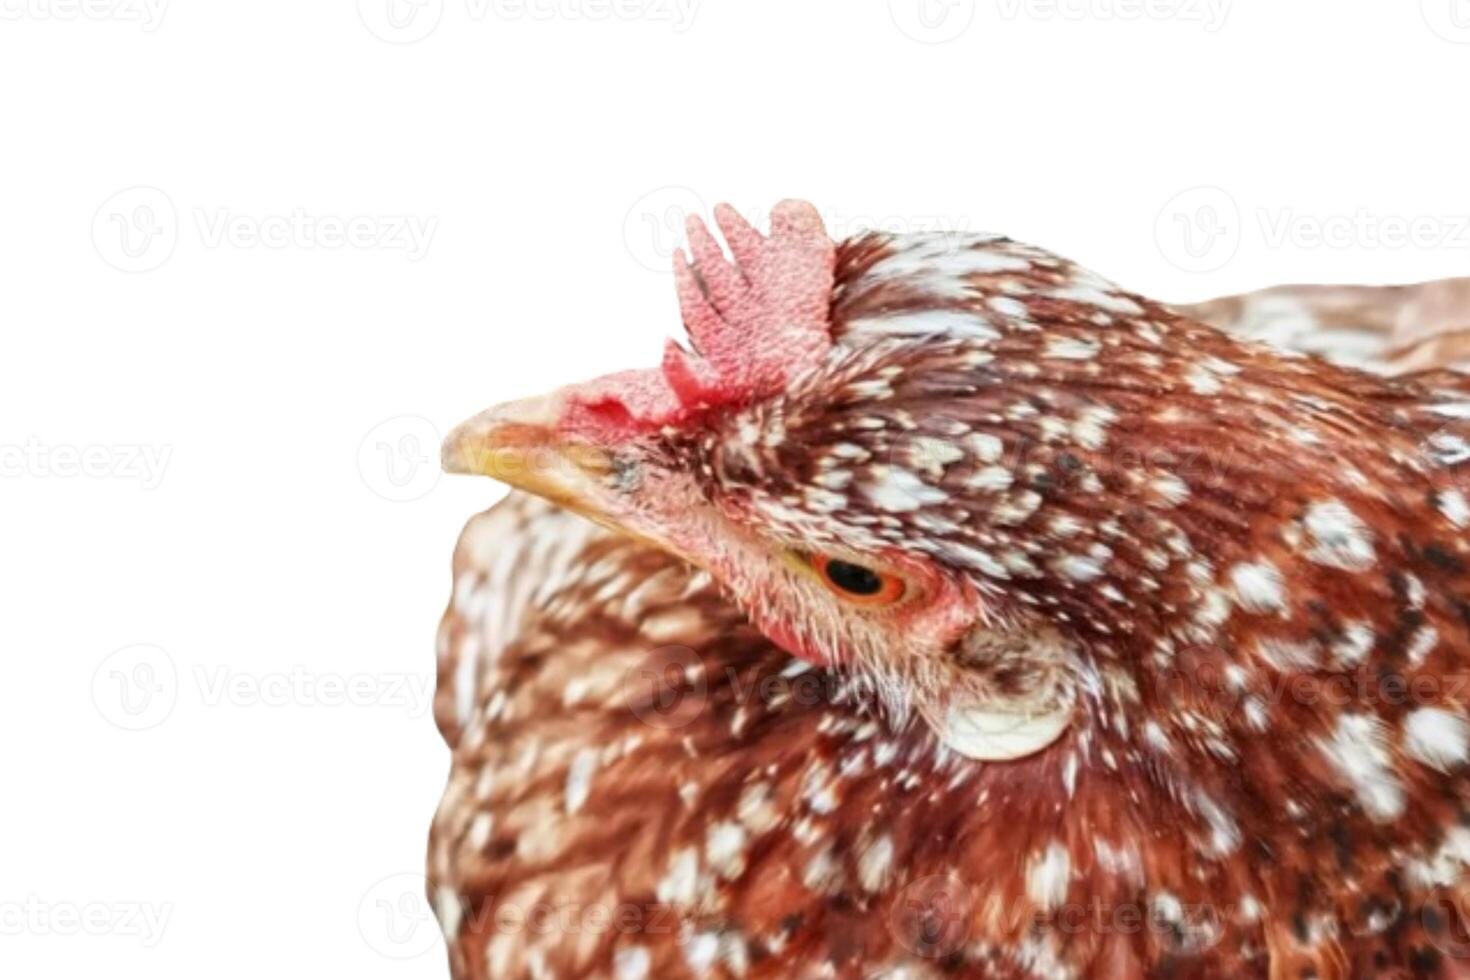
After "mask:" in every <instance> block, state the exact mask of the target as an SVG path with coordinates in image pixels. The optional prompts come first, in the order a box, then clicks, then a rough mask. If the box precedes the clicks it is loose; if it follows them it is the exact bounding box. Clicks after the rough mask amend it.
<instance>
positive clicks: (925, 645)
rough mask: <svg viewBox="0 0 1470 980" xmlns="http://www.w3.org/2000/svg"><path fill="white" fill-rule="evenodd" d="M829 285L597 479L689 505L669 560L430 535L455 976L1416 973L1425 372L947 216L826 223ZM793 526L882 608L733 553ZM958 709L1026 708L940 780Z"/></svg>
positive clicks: (1433, 381) (1451, 892)
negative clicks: (898, 224) (854, 228)
mask: <svg viewBox="0 0 1470 980" xmlns="http://www.w3.org/2000/svg"><path fill="white" fill-rule="evenodd" d="M747 245H749V246H750V247H754V246H753V245H751V243H747ZM697 258H698V256H697ZM706 258H707V257H706ZM834 281H835V285H834V287H833V290H832V295H831V297H830V299H831V302H830V311H829V312H830V331H831V333H830V336H831V346H830V349H829V350H828V351H827V352H826V353H825V354H823V355H822V357H821V358H820V359H819V360H817V361H814V362H813V363H803V365H802V367H801V369H800V370H799V371H793V372H792V373H791V375H790V376H789V377H786V376H780V377H776V378H775V383H771V384H765V385H764V386H762V385H759V384H756V385H753V386H752V388H751V390H749V391H747V392H746V396H745V397H744V398H743V399H742V398H730V397H727V396H728V395H729V392H728V391H725V392H722V395H721V398H720V400H719V402H720V403H719V404H714V403H712V402H711V401H710V400H706V402H704V403H701V404H700V405H697V406H694V407H693V408H690V407H689V406H688V405H686V406H685V408H684V409H682V410H681V411H680V413H679V414H678V415H677V418H676V424H668V423H669V420H670V418H674V416H672V415H666V416H662V417H661V418H660V420H659V421H660V425H659V426H657V427H656V429H654V428H650V429H649V431H647V432H645V433H642V434H639V435H636V436H633V437H630V441H631V442H632V443H636V447H635V449H636V453H634V451H633V450H628V452H629V453H630V454H631V455H628V456H619V457H615V459H616V460H617V462H616V463H615V464H614V465H613V466H612V467H611V469H610V471H609V472H608V474H607V475H606V481H607V486H608V487H609V488H610V490H609V492H613V491H614V490H615V491H616V492H617V493H620V494H628V495H632V496H635V497H636V495H637V494H638V493H640V492H642V491H640V489H639V488H640V487H649V486H652V487H662V486H663V485H664V484H661V483H659V482H657V481H656V480H655V479H654V477H655V476H658V477H659V479H663V480H666V481H667V480H669V479H674V478H677V479H678V480H679V481H681V482H679V483H678V487H679V488H680V490H679V492H680V493H681V494H682V496H680V497H679V498H678V505H679V506H678V509H677V511H676V510H675V508H673V507H670V508H669V509H668V510H667V511H664V512H660V511H658V510H657V509H654V510H653V514H654V517H653V518H650V520H653V519H663V520H678V519H679V518H677V517H669V516H663V517H660V514H665V515H672V514H676V513H678V514H682V513H684V512H686V511H689V510H690V509H691V508H692V509H695V510H700V511H701V513H702V515H703V516H702V517H701V518H700V524H699V525H698V534H697V535H695V534H694V533H693V532H690V533H689V534H686V535H685V536H684V537H680V538H678V539H677V540H678V541H679V543H680V548H681V551H683V550H685V549H687V550H689V551H693V552H696V553H699V554H703V552H699V549H700V548H702V547H706V546H707V543H708V542H711V541H713V542H715V543H716V545H717V546H718V547H719V551H718V553H717V554H712V556H711V557H710V559H709V566H710V571H708V572H705V571H695V570H694V569H692V568H691V567H690V566H689V565H687V564H685V563H684V562H683V561H682V560H680V559H679V558H676V557H673V556H671V555H669V554H666V553H665V552H664V551H662V550H660V549H658V548H656V547H653V546H651V545H649V544H646V543H641V542H637V541H634V540H632V539H628V538H621V537H616V536H613V535H612V534H610V533H609V532H605V531H603V530H600V529H597V528H594V527H593V526H592V525H591V524H587V523H585V522H583V521H581V520H580V519H579V518H576V517H572V516H570V515H568V514H566V513H564V512H562V511H558V510H556V509H554V508H552V507H550V506H549V505H546V504H541V503H537V502H535V501H533V500H531V499H530V498H526V497H521V496H514V497H512V498H511V499H510V500H509V501H507V502H506V503H505V504H502V505H501V506H500V507H498V508H496V509H495V510H493V511H491V512H490V513H488V514H486V515H482V516H481V517H479V518H476V519H475V520H474V521H472V522H471V525H470V527H469V528H468V529H467V530H466V533H465V536H464V538H463V539H462V541H461V545H460V548H459V550H458V552H457V554H456V559H455V591H454V599H453V601H452V603H451V606H450V609H449V612H448V614H447V615H446V617H445V621H444V626H443V629H442V632H441V642H440V651H439V653H440V691H439V698H438V701H437V702H436V707H437V716H438V719H439V722H440V725H441V728H442V729H443V731H444V732H445V735H446V738H447V739H448V740H449V742H450V744H451V746H452V747H453V750H454V769H453V773H452V775H451V780H450V786H449V790H448V792H447V793H446V797H445V801H444V804H443V805H442V806H441V809H440V813H439V816H438V818H437V819H436V821H435V826H434V831H433V837H432V841H431V848H430V871H431V877H432V880H433V885H432V894H433V898H434V901H435V906H436V909H437V910H438V912H439V915H440V917H441V920H442V921H443V923H444V926H445V930H446V934H447V935H448V936H449V938H450V946H451V959H452V963H453V967H454V972H455V974H456V976H459V977H474V978H481V977H495V978H501V977H506V978H509V977H520V976H531V977H542V976H546V977H550V976H556V977H580V976H606V977H616V978H618V980H629V978H636V977H660V978H661V977H681V976H748V977H787V976H793V977H819V976H831V977H870V976H890V977H928V976H935V977H941V976H961V977H997V978H1010V977H1047V978H1050V977H1093V976H1097V977H1115V976H1116V977H1144V976H1173V977H1192V976H1199V977H1214V976H1221V975H1235V976H1242V977H1249V976H1262V977H1266V976H1269V977H1272V978H1276V977H1303V976H1316V977H1320V978H1323V980H1326V978H1333V977H1359V976H1364V977H1367V976H1385V977H1392V976H1457V975H1459V974H1457V973H1456V972H1454V971H1455V969H1456V968H1457V967H1458V961H1457V960H1455V959H1454V957H1453V954H1454V953H1456V952H1459V953H1461V954H1462V955H1464V954H1465V953H1470V947H1466V946H1457V945H1456V941H1457V940H1456V937H1457V936H1459V935H1460V934H1459V933H1457V932H1456V929H1455V925H1456V923H1455V921H1454V920H1455V915H1454V914H1453V910H1454V909H1456V908H1458V907H1461V906H1465V903H1466V902H1467V901H1470V890H1467V889H1466V879H1465V874H1466V872H1467V866H1470V794H1467V789H1470V787H1467V784H1466V781H1465V778H1464V773H1465V766H1466V765H1467V763H1470V713H1467V712H1470V676H1467V670H1466V669H1467V664H1470V565H1467V562H1470V541H1467V529H1470V505H1467V502H1466V495H1467V494H1470V380H1467V378H1466V377H1465V376H1463V375H1458V374H1454V373H1451V372H1441V373H1428V374H1419V375H1415V376H1412V377H1408V378H1399V379H1386V378H1382V377H1376V376H1373V375H1370V374H1365V373H1360V372H1358V371H1354V370H1350V369H1342V368H1337V367H1333V366H1330V365H1328V364H1325V363H1323V362H1322V361H1319V360H1317V359H1315V358H1307V357H1302V356H1296V355H1292V354H1290V353H1288V352H1282V351H1278V350H1272V349H1269V348H1266V347H1262V346H1257V345H1253V344H1250V343H1243V342H1241V341H1238V340H1236V339H1233V338H1231V337H1229V336H1227V335H1225V334H1223V333H1221V332H1220V331H1218V330H1216V329H1214V328H1213V327H1209V326H1206V325H1204V324H1203V323H1201V322H1199V321H1197V320H1194V319H1191V318H1189V317H1188V316H1186V315H1184V314H1183V313H1181V312H1180V311H1178V310H1175V309H1172V308H1170V307H1167V306H1164V305H1162V304H1158V303H1155V302H1152V301H1149V300H1147V299H1144V298H1142V297H1139V296H1136V295H1133V294H1129V293H1126V292H1124V291H1122V290H1120V289H1118V288H1117V287H1115V286H1113V285H1112V284H1110V283H1108V282H1106V281H1105V280H1102V279H1100V278H1098V277H1096V276H1094V275H1092V274H1090V273H1087V272H1085V271H1083V270H1081V269H1078V268H1077V267H1076V266H1074V265H1072V264H1070V263H1067V262H1066V261H1064V260H1062V259H1059V258H1056V257H1055V256H1052V255H1050V254H1049V253H1046V252H1044V251H1042V250H1039V249H1035V248H1032V247H1029V246H1024V245H1020V244H1017V243H1014V242H1011V241H1009V240H1006V239H1002V238H997V237H991V236H948V235H920V236H908V237H902V238H899V237H893V236H887V235H868V236H863V237H860V238H858V239H855V240H852V241H849V242H846V243H843V244H842V245H841V246H840V247H839V248H838V249H837V251H836V254H835V280H834ZM686 285H687V284H686ZM686 291H687V290H686ZM1304 296H1306V298H1304V299H1302V300H1301V304H1304V306H1299V307H1298V312H1300V310H1301V309H1302V308H1306V307H1309V306H1310V302H1311V301H1310V295H1308V294H1304ZM687 299H688V297H687V296H686V309H687V307H688V303H687ZM1241 302H1242V304H1243V303H1244V302H1245V301H1241ZM1230 308H1231V307H1230V306H1229V304H1225V305H1223V306H1215V307H1211V308H1210V309H1213V310H1214V313H1213V314H1211V315H1212V316H1215V314H1219V315H1218V316H1215V318H1216V319H1218V320H1219V321H1220V322H1221V323H1225V322H1226V321H1227V320H1228V319H1229V317H1227V316H1226V315H1225V312H1224V311H1226V310H1228V309H1230ZM1204 309H1205V308H1201V310H1202V311H1203V310H1204ZM809 354H810V351H807V353H806V354H804V355H803V356H804V357H806V356H808V355H809ZM575 390H576V389H573V391H575ZM597 390H598V391H599V392H605V391H606V390H607V388H606V387H605V386H604V387H601V388H599V389H597ZM579 404H584V405H585V401H583V402H580V403H579ZM660 404H664V403H660ZM599 431H603V430H599ZM617 451H618V452H623V451H624V450H623V449H622V448H621V447H618V449H617ZM630 473H631V474H634V475H633V476H632V477H630V475H629V474H630ZM670 474H672V476H670ZM669 485H672V484H669ZM650 506H651V505H650ZM706 510H707V512H706ZM829 549H830V550H833V551H835V552H838V553H841V554H847V555H857V556H871V557H873V559H874V560H875V561H877V560H881V561H883V562H888V563H890V564H891V565H892V566H893V567H896V568H901V569H903V570H905V572H906V573H911V574H912V575H913V576H914V577H915V579H916V581H921V582H923V583H924V589H923V590H922V592H923V595H922V597H921V598H920V599H918V600H915V602H916V605H915V607H914V608H913V609H912V611H905V612H902V613H899V612H895V613H894V614H893V615H892V616H891V617H886V618H884V617H872V616H860V615H858V614H857V613H850V612H849V611H847V610H844V609H843V608H842V607H840V606H837V605H835V604H834V603H832V602H831V601H830V600H829V599H827V598H826V597H824V596H822V595H821V594H820V593H819V592H817V591H816V590H815V588H814V587H813V586H812V585H811V583H810V580H809V577H803V576H802V575H801V574H800V573H799V572H791V571H788V570H787V567H786V566H785V565H782V564H780V563H779V562H778V561H777V560H776V559H774V558H773V559H771V560H770V562H769V563H768V562H767V561H766V558H765V556H766V553H767V552H768V551H771V552H781V553H785V552H786V551H800V552H811V551H824V550H829ZM961 614H963V615H964V616H966V617H968V618H965V619H963V620H962V621H961V620H957V619H956V617H957V616H960V615H961ZM773 640H774V642H773ZM786 651H792V652H795V653H797V654H798V655H799V656H800V659H793V658H792V656H790V655H789V654H788V653H787V652H786ZM972 703H979V704H983V705H985V706H987V707H988V708H992V709H993V708H996V707H997V706H1000V707H1012V708H1015V710H1016V711H1017V715H1018V717H1020V716H1023V715H1024V716H1027V717H1029V716H1031V715H1034V714H1045V713H1047V712H1052V713H1055V712H1058V711H1061V712H1063V713H1064V714H1065V715H1066V717H1067V719H1068V721H1067V724H1066V727H1065V730H1064V731H1061V733H1060V734H1059V735H1057V736H1055V738H1054V740H1053V741H1050V742H1048V743H1047V744H1045V745H1044V747H1041V748H1040V749H1039V750H1037V751H1034V752H1032V753H1031V754H1029V755H1026V756H1025V757H1023V758H1018V759H1014V760H1011V761H979V760H977V759H975V758H969V757H966V756H965V755H964V754H963V753H962V752H959V751H955V749H954V746H955V744H957V743H956V740H955V739H954V738H953V737H952V736H953V732H947V731H946V728H945V724H946V722H945V719H947V718H950V717H952V712H953V710H955V705H956V704H958V705H959V706H960V707H961V708H964V707H966V706H969V705H971V704H972ZM960 741H961V742H962V741H963V740H960ZM538 916H539V917H540V918H538ZM1461 940H1463V937H1461Z"/></svg>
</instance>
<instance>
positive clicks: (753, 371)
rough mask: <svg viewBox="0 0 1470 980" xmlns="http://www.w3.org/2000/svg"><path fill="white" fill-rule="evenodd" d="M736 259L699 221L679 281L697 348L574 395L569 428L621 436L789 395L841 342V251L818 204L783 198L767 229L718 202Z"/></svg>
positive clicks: (691, 225) (668, 353)
mask: <svg viewBox="0 0 1470 980" xmlns="http://www.w3.org/2000/svg"><path fill="white" fill-rule="evenodd" d="M715 221H716V223H717V224H718V225H719V227H720V231H721V232H723V233H724V236H725V242H726V244H727V245H728V246H729V249H730V254H731V256H733V258H734V262H733V263H732V262H731V261H729V260H727V259H726V258H725V255H724V253H723V252H722V251H721V250H720V245H719V242H717V241H716V240H715V238H714V236H713V235H712V234H710V231H709V229H708V228H706V227H705V225H704V222H702V221H700V220H699V219H698V218H690V219H689V222H688V229H689V251H690V254H691V255H692V257H693V264H692V265H691V264H690V262H689V261H688V260H686V259H685V257H684V254H683V253H682V252H679V253H676V254H675V256H674V284H675V288H676V289H677V291H678V294H679V307H680V310H681V311H682V313H683V317H684V328H685V330H686V331H687V332H688V334H689V342H690V345H691V346H692V348H693V351H692V352H690V351H686V350H685V349H684V348H682V347H680V346H679V345H678V344H677V343H675V342H674V341H670V342H669V344H668V346H667V348H665V350H664V358H663V365H662V367H661V368H659V369H654V370H646V371H628V372H624V373H622V374H617V375H611V376H608V377H605V378H601V379H599V380H597V381H594V382H591V383H590V384H586V385H579V386H577V387H576V388H574V389H572V390H571V391H570V392H569V393H568V394H569V397H570V400H571V411H570V412H569V413H568V416H567V424H568V425H571V426H573V427H575V428H577V429H581V430H584V431H590V432H592V433H595V434H597V435H599V436H603V437H608V438H620V437H626V436H628V435H632V434H635V433H636V432H638V431H641V430H646V429H649V428H661V427H663V426H666V425H674V424H678V423H679V422H681V421H683V420H685V419H687V418H689V417H690V416H692V415H694V414H695V413H697V412H700V411H702V410H705V409H708V408H714V407H717V406H721V405H732V404H742V403H746V402H749V401H751V400H754V399H756V398H759V397H761V396H763V395H768V394H771V393H772V392H775V391H779V390H780V389H781V388H782V387H784V386H785V384H786V383H787V382H788V381H789V380H790V379H791V378H793V377H795V376H796V375H797V374H798V373H800V372H801V371H802V370H804V369H806V368H808V367H811V366H813V365H815V364H816V363H817V362H819V361H820V360H821V359H822V357H823V356H824V355H825V354H826V352H827V350H828V349H829V348H830V347H831V346H832V336H831V322H830V307H831V302H832V285H833V277H834V271H835V268H836V263H837V247H836V245H835V244H834V243H833V242H832V240H831V239H830V238H828V237H827V230H826V228H824V227H823V226H822V219H821V217H820V216H819V215H818V214H817V210H816V208H814V207H812V206H811V205H810V204H807V203H805V202H803V201H782V202H781V203H780V204H778V205H776V208H775V210H774V211H773V212H772V213H771V234H770V236H769V237H767V236H764V235H762V234H761V233H760V232H758V231H756V230H755V229H754V228H752V227H751V226H750V225H749V224H748V223H747V222H746V221H745V219H744V218H742V217H740V215H739V214H737V213H736V211H735V209H734V208H731V207H730V206H729V205H725V204H721V205H719V206H717V207H716V208H715Z"/></svg>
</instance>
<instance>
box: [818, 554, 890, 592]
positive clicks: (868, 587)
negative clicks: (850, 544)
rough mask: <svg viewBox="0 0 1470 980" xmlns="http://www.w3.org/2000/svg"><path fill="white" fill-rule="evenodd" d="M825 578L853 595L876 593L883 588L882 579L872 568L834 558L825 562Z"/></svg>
mask: <svg viewBox="0 0 1470 980" xmlns="http://www.w3.org/2000/svg"><path fill="white" fill-rule="evenodd" d="M827 578H829V579H831V580H832V584H833V585H835V586H837V587H838V588H839V589H841V590H842V591H843V592H851V593H852V594H853V595H877V594H878V592H880V591H881V590H882V588H883V580H882V579H881V578H879V577H878V575H877V573H876V572H874V571H873V570H872V569H870V568H864V567H863V566H861V565H854V564H853V563H852V562H846V561H838V560H837V559H835V558H834V559H831V560H830V561H828V562H827Z"/></svg>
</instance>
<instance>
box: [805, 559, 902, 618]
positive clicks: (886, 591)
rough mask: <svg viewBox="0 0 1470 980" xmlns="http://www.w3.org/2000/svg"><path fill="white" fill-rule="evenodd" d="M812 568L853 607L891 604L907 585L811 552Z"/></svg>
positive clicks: (892, 577) (877, 572) (864, 567)
mask: <svg viewBox="0 0 1470 980" xmlns="http://www.w3.org/2000/svg"><path fill="white" fill-rule="evenodd" d="M812 568H813V569H815V570H816V573H817V577H818V578H820V579H821V580H822V584H823V585H825V586H826V587H827V588H828V589H830V590H832V592H833V593H834V594H835V595H836V596H837V597H838V598H840V599H842V600H843V601H844V602H850V603H852V604H853V605H857V606H867V607H869V608H877V607H882V606H891V605H893V604H894V603H895V602H898V601H899V600H900V599H902V598H903V597H904V595H905V594H906V593H907V592H908V588H909V587H908V583H907V582H905V581H904V580H903V579H902V578H900V577H899V576H897V575H893V574H891V573H889V572H883V571H879V570H878V569H875V568H869V567H868V566H866V565H859V564H857V563H856V562H850V561H847V560H845V559H842V558H833V557H832V556H831V555H812Z"/></svg>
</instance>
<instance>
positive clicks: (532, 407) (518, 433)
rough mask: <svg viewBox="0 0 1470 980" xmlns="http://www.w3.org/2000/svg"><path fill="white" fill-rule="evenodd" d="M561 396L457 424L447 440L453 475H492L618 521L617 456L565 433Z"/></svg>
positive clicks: (516, 404) (526, 402) (593, 515)
mask: <svg viewBox="0 0 1470 980" xmlns="http://www.w3.org/2000/svg"><path fill="white" fill-rule="evenodd" d="M560 417H561V399H560V398H558V397H557V396H555V395H550V396H547V397H544V398H530V399H526V400H524V401H518V402H509V403H507V404H505V405H499V406H497V407H495V408H492V409H490V410H489V411H486V412H481V413H480V414H479V415H476V416H475V417H474V418H472V419H469V420H468V421H466V422H463V423H461V424H460V425H458V426H456V427H455V429H454V431H453V432H451V433H450V434H449V438H447V439H445V440H444V449H443V465H444V469H445V471H446V472H449V473H469V474H474V475H478V476H488V477H491V478H492V479H495V480H499V481H500V482H501V483H508V484H510V485H511V486H513V487H516V488H517V489H520V490H525V491H527V492H528V493H534V494H536V495H537V496H538V497H545V498H546V499H547V500H550V501H551V502H553V503H555V504H558V505H560V506H562V507H565V508H567V509H568V510H572V511H576V512H577V513H579V514H583V515H584V516H586V517H589V518H592V519H593V520H596V521H599V522H600V523H608V524H612V523H613V522H614V517H613V515H612V514H610V513H609V509H610V508H609V504H610V503H611V498H610V493H611V491H610V489H609V487H608V486H607V477H608V475H609V474H610V473H611V472H612V458H611V456H610V455H609V454H608V453H607V452H606V451H604V450H602V449H600V448H598V447H597V446H594V445H592V444H590V443H587V442H583V441H580V440H573V439H568V438H566V437H564V436H563V435H561V433H560V431H559V429H558V426H557V421H558V419H559V418H560Z"/></svg>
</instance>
